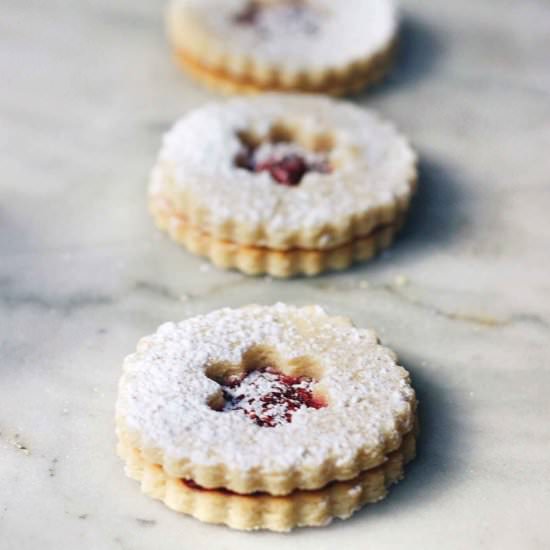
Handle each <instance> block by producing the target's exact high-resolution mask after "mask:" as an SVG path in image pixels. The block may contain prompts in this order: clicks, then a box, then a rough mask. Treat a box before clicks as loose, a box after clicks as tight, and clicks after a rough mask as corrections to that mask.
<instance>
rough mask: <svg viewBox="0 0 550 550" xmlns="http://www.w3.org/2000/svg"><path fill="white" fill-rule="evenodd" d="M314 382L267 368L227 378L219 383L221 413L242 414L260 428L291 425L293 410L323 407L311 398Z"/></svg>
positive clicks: (318, 400)
mask: <svg viewBox="0 0 550 550" xmlns="http://www.w3.org/2000/svg"><path fill="white" fill-rule="evenodd" d="M314 384H315V381H314V380H313V379H312V378H307V377H305V376H288V375H286V374H282V373H280V372H278V371H276V370H274V369H272V368H270V367H267V368H265V369H261V370H254V371H252V372H250V373H248V374H246V375H245V376H244V377H231V378H230V379H229V380H227V381H226V382H225V383H223V384H222V387H223V396H224V400H225V404H224V406H223V409H222V411H242V413H243V414H245V415H246V416H248V418H250V419H251V420H252V421H253V422H254V423H255V424H257V425H258V426H260V427H262V428H274V427H275V426H280V425H282V424H285V423H290V422H292V416H293V415H294V414H295V413H296V411H298V410H300V409H305V408H311V409H320V408H322V407H325V406H326V403H324V402H323V401H322V400H320V399H319V398H317V397H315V396H314V395H313V386H314Z"/></svg>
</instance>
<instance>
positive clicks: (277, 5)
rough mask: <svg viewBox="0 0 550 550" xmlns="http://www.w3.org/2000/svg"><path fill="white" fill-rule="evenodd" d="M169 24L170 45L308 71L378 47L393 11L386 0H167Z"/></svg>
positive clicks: (387, 34) (384, 42) (390, 30)
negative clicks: (172, 41) (168, 3)
mask: <svg viewBox="0 0 550 550" xmlns="http://www.w3.org/2000/svg"><path fill="white" fill-rule="evenodd" d="M170 24H171V35H172V38H173V40H174V42H175V43H176V46H178V47H180V48H182V49H184V50H186V51H189V52H190V53H191V54H193V55H195V56H197V57H199V58H204V57H205V55H207V56H209V57H210V62H211V63H213V64H215V63H216V60H218V59H219V58H225V59H226V64H227V65H233V66H235V65H236V64H237V62H240V63H241V64H242V65H243V66H244V65H246V64H247V63H252V62H254V61H258V62H260V63H265V64H266V65H268V66H269V65H271V66H284V67H286V68H292V69H294V70H295V71H315V70H325V69H327V68H333V69H338V68H342V67H347V66H349V65H350V64H352V63H354V62H360V61H363V60H364V59H367V58H370V57H373V56H375V55H376V54H378V53H379V52H381V51H383V50H384V49H386V48H387V46H388V44H389V43H390V42H391V40H392V39H393V37H394V35H395V33H396V27H397V18H396V9H395V6H394V2H393V1H391V0H338V2H335V1H334V0H275V1H274V0H263V1H262V0H259V1H258V0H256V1H250V0H174V1H173V2H172V4H171V7H170Z"/></svg>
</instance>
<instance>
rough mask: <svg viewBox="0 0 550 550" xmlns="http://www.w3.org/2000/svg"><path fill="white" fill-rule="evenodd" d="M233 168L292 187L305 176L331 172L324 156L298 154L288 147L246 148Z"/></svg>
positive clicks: (296, 150)
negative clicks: (254, 173) (263, 174)
mask: <svg viewBox="0 0 550 550" xmlns="http://www.w3.org/2000/svg"><path fill="white" fill-rule="evenodd" d="M268 147H270V148H271V149H272V151H271V153H270V152H269V151H268V150H267V148H268ZM285 149H286V151H285ZM266 151H267V152H266ZM235 165H236V166H237V167H239V168H243V169H244V170H248V171H250V172H256V173H258V172H269V174H270V175H271V177H272V178H273V180H275V182H276V183H278V184H281V185H287V186H291V187H292V186H295V185H298V184H299V183H300V182H301V181H302V178H303V177H304V176H305V175H306V174H307V173H308V172H317V173H320V174H329V173H330V172H331V171H332V169H331V166H330V164H329V162H328V160H327V159H326V158H325V157H324V155H321V154H315V153H313V154H300V152H299V147H296V146H293V145H292V144H287V143H285V144H274V145H272V146H270V145H269V144H267V146H266V144H263V145H260V146H251V145H245V146H244V147H243V150H242V151H240V152H239V153H238V154H237V156H236V157H235Z"/></svg>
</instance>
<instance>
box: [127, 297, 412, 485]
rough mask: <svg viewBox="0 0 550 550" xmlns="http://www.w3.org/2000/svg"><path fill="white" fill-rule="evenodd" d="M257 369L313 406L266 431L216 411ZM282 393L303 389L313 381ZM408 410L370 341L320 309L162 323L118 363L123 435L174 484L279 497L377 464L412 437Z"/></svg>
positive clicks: (388, 358)
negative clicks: (281, 378)
mask: <svg viewBox="0 0 550 550" xmlns="http://www.w3.org/2000/svg"><path fill="white" fill-rule="evenodd" d="M264 367H269V368H270V369H275V370H277V371H279V372H282V373H283V374H284V375H285V376H292V377H307V379H309V380H313V381H314V384H315V385H314V387H313V390H312V391H313V397H312V398H311V400H310V401H311V403H309V404H307V406H296V407H294V409H293V411H292V416H291V419H290V420H289V421H288V422H284V421H281V422H279V421H277V422H272V423H270V424H269V425H268V427H266V426H265V424H262V423H258V422H255V421H254V420H253V417H251V416H250V413H249V412H248V413H247V414H245V413H244V412H243V410H239V409H240V408H239V407H237V408H235V407H229V409H228V408H225V410H224V407H223V396H222V388H221V386H220V384H221V383H222V380H227V378H228V377H230V376H234V375H239V373H240V374H242V373H246V372H252V371H254V370H255V369H262V368H264ZM268 378H269V377H268ZM265 383H266V382H254V384H255V385H257V386H261V385H264V384H265ZM277 384H278V383H275V386H277ZM291 384H292V385H293V391H297V392H299V391H302V392H304V391H305V392H309V391H310V385H309V384H310V382H304V383H300V382H298V381H296V382H294V381H291ZM268 386H269V388H268V389H269V391H270V392H271V393H273V382H270V383H269V384H268ZM247 391H248V390H247ZM277 391H279V390H277ZM234 395H235V393H234ZM308 395H309V394H308ZM308 399H309V397H308ZM313 399H315V403H318V404H319V405H316V404H315V403H313ZM220 401H221V402H220ZM414 408H415V396H414V391H413V390H412V388H411V386H410V383H409V376H408V373H407V372H406V371H405V370H404V369H403V368H401V367H399V366H397V364H396V362H395V355H394V354H393V353H392V352H391V351H390V350H388V349H386V348H383V347H381V346H379V345H378V344H377V338H376V335H375V334H374V333H373V332H372V331H369V330H364V329H358V328H355V327H353V326H352V325H351V322H350V321H349V320H347V319H343V318H340V317H329V316H328V315H327V314H326V313H325V312H324V311H323V310H322V309H321V308H320V307H317V306H313V307H306V308H296V307H293V306H287V305H284V304H277V305H275V306H272V307H265V306H249V307H246V308H242V309H237V310H233V309H221V310H218V311H215V312H212V313H210V314H208V315H203V316H198V317H195V318H192V319H188V320H186V321H182V322H181V323H178V324H173V323H169V324H165V325H162V326H161V327H160V328H159V329H158V331H157V332H156V333H155V334H154V335H152V336H149V337H146V338H144V339H143V340H142V341H141V342H140V344H139V346H138V351H137V352H136V353H135V354H133V355H131V356H129V357H128V358H127V359H126V361H125V366H124V375H123V377H122V379H121V383H120V391H119V400H118V404H117V419H118V429H119V435H120V437H121V438H122V439H124V440H125V441H126V442H127V443H129V444H130V445H132V446H134V447H136V448H138V449H140V450H141V451H142V452H143V453H144V454H145V456H146V458H147V459H148V460H149V461H150V462H153V463H158V464H162V465H163V467H164V468H165V470H166V471H167V472H168V473H169V474H170V475H172V476H175V477H183V478H190V479H193V480H194V481H196V482H197V483H199V484H200V485H202V486H204V487H226V488H228V489H230V490H233V491H236V492H243V493H250V492H253V491H267V492H270V493H272V494H285V493H288V492H290V491H292V490H293V489H295V488H297V487H299V488H305V489H313V488H318V487H321V486H323V485H325V484H326V483H328V482H330V481H332V480H334V479H350V478H352V477H354V476H356V475H357V474H358V473H359V472H360V471H362V470H364V469H366V468H370V467H374V466H376V465H378V464H380V463H381V462H383V461H384V459H385V456H386V455H387V454H388V453H389V452H391V451H393V450H395V449H396V448H398V447H399V445H400V442H401V438H402V435H403V434H404V433H406V432H408V431H409V430H410V429H411V427H412V423H413V419H414Z"/></svg>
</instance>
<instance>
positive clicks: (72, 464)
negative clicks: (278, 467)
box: [0, 0, 550, 550]
mask: <svg viewBox="0 0 550 550" xmlns="http://www.w3.org/2000/svg"><path fill="white" fill-rule="evenodd" d="M549 51H550V4H549V3H548V2H546V1H544V0H525V1H523V2H518V1H513V0H506V1H505V0H464V1H461V2H459V1H452V2H444V3H441V2H422V1H420V0H411V1H409V2H407V3H406V8H405V19H404V26H403V40H402V48H401V52H400V55H399V59H398V63H397V67H396V69H395V71H394V72H393V73H392V76H391V77H390V78H389V79H388V80H387V82H386V83H385V84H384V85H382V86H380V87H378V88H377V89H375V90H372V91H371V92H369V93H366V94H363V95H360V96H358V97H356V98H354V99H355V100H356V101H358V102H360V103H362V104H368V105H371V106H373V107H375V108H378V109H379V110H380V111H381V112H382V113H384V114H385V115H386V116H388V117H391V118H393V119H394V120H395V121H396V123H398V125H399V126H400V127H401V128H402V129H403V130H404V131H406V132H407V133H408V134H409V135H410V136H411V138H412V140H413V142H414V144H415V146H416V147H417V148H418V150H419V152H420V155H421V165H420V176H421V177H420V187H419V193H418V196H417V198H416V201H415V203H414V207H413V210H412V212H411V218H410V221H409V223H408V224H407V226H406V228H405V229H404V231H403V234H402V235H401V237H400V239H399V240H398V242H397V243H396V245H395V246H394V247H393V248H392V249H391V250H390V251H388V252H387V253H385V254H383V255H382V256H380V257H379V258H377V259H376V260H374V261H372V262H370V263H369V264H366V265H363V266H359V267H356V268H354V269H352V270H350V271H347V272H345V273H340V274H331V275H326V276H322V277H318V278H315V279H311V280H304V279H298V280H293V281H289V282H280V281H272V280H270V279H262V278H260V279H250V278H246V277H244V276H241V275H239V274H237V273H224V272H219V271H217V270H215V269H214V268H211V267H210V266H209V265H208V264H205V263H204V262H203V261H201V260H200V259H197V258H194V257H192V256H190V255H188V254H186V253H185V252H183V251H182V250H180V249H179V248H177V247H176V246H175V245H173V244H172V243H171V242H169V241H168V240H167V239H165V238H164V237H163V236H161V235H159V234H158V233H157V232H156V231H155V230H154V228H153V227H152V224H151V222H150V220H149V218H148V216H147V213H146V207H145V200H144V198H145V195H144V189H145V185H146V181H147V178H148V173H149V170H150V168H151V166H152V162H153V159H154V157H155V154H156V152H157V148H158V146H159V140H160V135H161V133H162V132H163V131H164V130H165V129H166V128H167V127H168V126H169V125H170V124H171V122H172V121H173V120H174V118H175V117H176V116H178V115H179V114H181V113H183V112H185V111H186V110H188V109H189V108H191V107H193V106H196V105H199V104H201V103H203V102H204V101H205V100H207V99H208V98H211V97H213V96H211V95H209V94H207V93H205V92H204V91H203V90H202V89H201V88H199V87H198V86H196V85H194V84H193V83H191V82H189V81H188V80H187V79H186V78H185V76H183V75H182V74H180V73H179V72H178V71H177V70H176V68H175V67H174V66H173V64H172V62H171V60H170V56H169V54H168V49H167V46H166V44H165V40H164V37H163V33H162V23H161V6H160V4H159V3H158V2H144V1H132V2H130V1H127V0H123V1H122V2H108V1H107V0H83V1H81V2H71V1H69V0H50V1H49V2H43V1H39V0H26V1H25V2H20V1H16V0H5V1H4V2H3V4H2V13H1V15H0V69H1V72H0V74H2V86H1V87H0V117H1V119H0V162H1V166H2V180H1V182H0V311H1V316H0V548H2V550H4V549H6V550H11V549H15V548H17V549H20V550H27V549H35V548H41V549H43V550H50V549H52V550H54V549H55V550H57V549H59V548H63V547H66V548H85V549H93V550H96V549H97V550H111V549H112V550H115V549H122V550H142V549H143V550H144V549H149V548H158V549H163V550H164V549H166V550H172V549H176V548H177V549H182V548H183V549H189V550H201V549H208V548H213V547H214V545H215V546H216V547H218V548H220V549H227V550H230V549H237V548H238V549H239V550H246V549H249V548H250V549H253V548H254V549H257V548H266V549H268V548H277V549H286V548H288V549H290V548H296V547H298V546H299V547H300V548H303V550H308V549H315V550H324V549H327V550H328V549H333V548H338V547H347V548H350V549H361V550H362V549H366V548H372V549H374V548H376V549H378V548H384V549H386V548H388V549H390V548H404V547H406V548H418V549H423V550H428V549H436V548H437V549H439V548H445V549H471V548H490V549H493V548H494V549H498V550H506V549H514V550H515V549H517V548H522V549H528V550H535V549H541V550H542V549H546V548H549V547H550V525H549V522H548V510H550V460H549V458H548V457H549V456H550V405H549V403H550V400H549V398H548V395H549V394H550V370H549V364H548V357H549V356H550V349H549V333H550V331H549V327H550V282H549V281H550V278H549V273H550V269H549V268H550V255H549V254H548V251H549V242H550V221H549V215H548V212H550V186H549V185H548V178H549V174H550V155H549V151H550V57H549V55H548V52H549ZM275 300H283V301H289V302H295V303H299V304H305V303H312V302H317V303H320V304H322V305H324V306H326V307H327V308H328V309H329V310H330V311H332V312H338V313H341V314H344V315H349V316H351V317H352V318H353V319H354V320H355V321H356V322H357V323H358V324H361V325H363V326H372V327H374V328H376V329H377V330H378V331H379V332H380V334H381V336H382V338H383V340H384V342H385V343H387V344H389V345H391V346H393V347H394V348H395V349H396V350H397V351H398V352H399V354H400V357H401V360H402V362H403V364H404V365H406V366H407V368H409V369H410V371H411V372H412V375H413V381H414V383H415V386H416V387H417V389H418V393H419V397H420V400H421V409H420V413H421V419H422V437H421V441H420V448H419V456H418V458H417V460H416V461H415V462H414V463H413V464H411V466H410V468H409V469H408V472H407V477H406V479H405V480H404V481H403V482H402V483H401V484H400V485H399V486H397V487H396V488H395V489H394V490H393V491H392V493H391V495H390V497H389V498H388V499H387V500H385V501H384V502H382V503H380V504H378V505H376V506H370V507H368V508H367V509H365V510H364V511H362V512H361V513H359V514H357V515H356V516H355V517H354V518H352V519H351V520H349V521H346V522H339V521H336V522H334V523H333V524H332V525H331V526H330V527H328V528H325V529H309V530H308V529H300V530H297V531H296V532H294V533H293V534H291V535H288V536H282V535H275V534H270V533H257V534H243V533H239V532H234V531H230V530H228V529H225V528H222V527H214V526H208V525H203V524H201V523H199V522H197V521H195V520H193V519H190V518H186V517H182V516H179V515H177V514H174V513H172V512H170V511H169V510H168V509H166V508H164V507H163V506H162V505H161V504H158V503H156V502H153V501H151V500H149V499H148V498H146V497H144V496H142V495H141V494H140V492H139V489H138V487H137V485H136V484H135V483H134V482H132V481H130V480H128V479H127V478H126V477H125V476H124V474H123V472H122V465H121V463H120V461H119V460H118V459H117V458H116V456H115V454H114V443H115V438H114V434H113V420H112V418H113V403H114V399H115V395H116V384H117V380H118V377H119V373H120V363H121V360H122V358H123V356H124V355H125V354H127V353H129V352H130V351H131V350H132V349H133V347H134V346H135V343H136V341H137V339H138V338H139V337H140V336H142V335H143V334H147V333H149V332H151V331H152V330H154V329H155V327H156V326H157V325H158V324H159V323H161V322H163V321H165V320H169V319H172V320H177V319H181V318H183V317H186V316H190V315H193V314H196V313H200V312H206V311H208V310H210V309H212V308H215V307H220V306H224V305H233V306H238V305H242V304H245V303H249V302H261V303H271V302H273V301H275Z"/></svg>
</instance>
